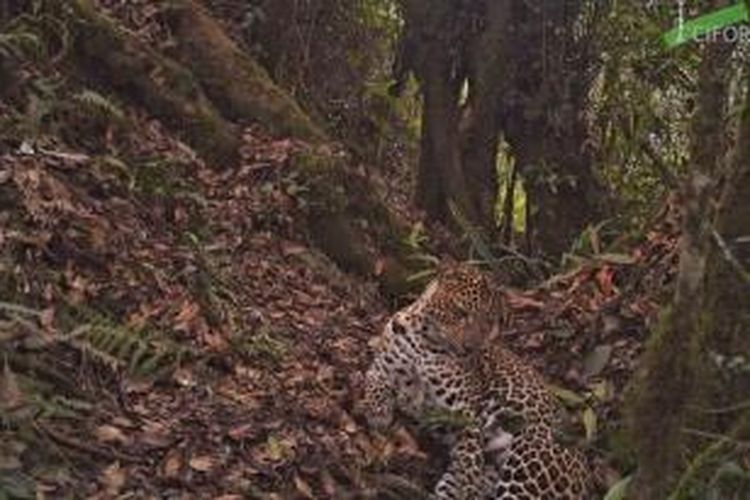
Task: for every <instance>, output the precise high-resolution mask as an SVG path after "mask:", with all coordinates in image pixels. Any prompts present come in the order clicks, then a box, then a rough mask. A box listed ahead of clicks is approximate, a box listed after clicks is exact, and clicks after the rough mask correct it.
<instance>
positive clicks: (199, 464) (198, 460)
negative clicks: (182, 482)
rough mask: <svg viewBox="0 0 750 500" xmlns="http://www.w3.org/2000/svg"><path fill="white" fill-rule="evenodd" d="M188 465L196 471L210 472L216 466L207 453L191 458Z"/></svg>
mask: <svg viewBox="0 0 750 500" xmlns="http://www.w3.org/2000/svg"><path fill="white" fill-rule="evenodd" d="M188 465H190V468H191V469H193V470H197V471H198V472H210V471H211V470H212V469H213V468H214V467H215V466H216V460H215V459H214V458H213V457H210V456H208V455H203V456H199V457H193V458H191V459H190V461H189V462H188Z"/></svg>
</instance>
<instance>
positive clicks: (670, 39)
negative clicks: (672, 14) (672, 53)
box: [662, 0, 750, 48]
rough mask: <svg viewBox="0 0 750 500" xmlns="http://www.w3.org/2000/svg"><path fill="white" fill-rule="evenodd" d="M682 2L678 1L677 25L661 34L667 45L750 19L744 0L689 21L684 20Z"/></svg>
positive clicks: (683, 41)
mask: <svg viewBox="0 0 750 500" xmlns="http://www.w3.org/2000/svg"><path fill="white" fill-rule="evenodd" d="M683 4H684V3H683V2H680V17H679V19H678V24H677V26H676V27H675V28H673V29H671V30H669V31H667V32H666V33H664V35H663V36H662V40H663V41H664V43H665V44H666V46H667V47H670V48H671V47H676V46H677V45H680V44H682V43H685V42H689V41H690V40H695V39H696V38H698V37H701V36H703V35H705V34H707V33H711V32H712V31H716V30H719V29H721V28H724V27H726V26H729V25H732V24H736V23H741V22H744V21H747V20H748V19H750V11H749V10H748V7H747V4H746V3H745V0H741V1H740V2H738V3H736V4H734V5H731V6H729V7H724V8H723V9H719V10H716V11H714V12H711V13H709V14H705V15H702V16H700V17H696V18H695V19H691V20H689V21H685V20H684V18H683V12H682V7H683Z"/></svg>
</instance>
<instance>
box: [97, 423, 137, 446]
mask: <svg viewBox="0 0 750 500" xmlns="http://www.w3.org/2000/svg"><path fill="white" fill-rule="evenodd" d="M94 436H96V439H97V441H99V442H100V443H120V444H127V443H129V442H130V439H129V438H128V437H127V436H126V435H125V434H124V433H123V432H122V430H120V429H119V428H118V427H115V426H114V425H100V426H99V427H97V428H96V429H94Z"/></svg>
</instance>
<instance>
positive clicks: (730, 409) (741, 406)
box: [692, 399, 750, 415]
mask: <svg viewBox="0 0 750 500" xmlns="http://www.w3.org/2000/svg"><path fill="white" fill-rule="evenodd" d="M748 408H750V399H748V400H747V401H743V402H741V403H737V404H734V405H731V406H725V407H723V408H701V407H699V406H692V409H694V410H695V411H697V412H700V413H706V414H709V415H721V414H723V413H734V412H736V411H742V410H745V409H748Z"/></svg>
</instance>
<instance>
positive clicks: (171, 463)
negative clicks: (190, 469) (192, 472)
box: [159, 449, 182, 479]
mask: <svg viewBox="0 0 750 500" xmlns="http://www.w3.org/2000/svg"><path fill="white" fill-rule="evenodd" d="M159 468H160V469H161V476H162V477H164V478H167V479H175V478H176V477H177V476H178V475H179V473H180V469H182V453H181V452H180V450H178V449H172V450H169V452H168V453H167V455H166V456H165V457H164V460H162V462H161V465H160V466H159Z"/></svg>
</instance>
